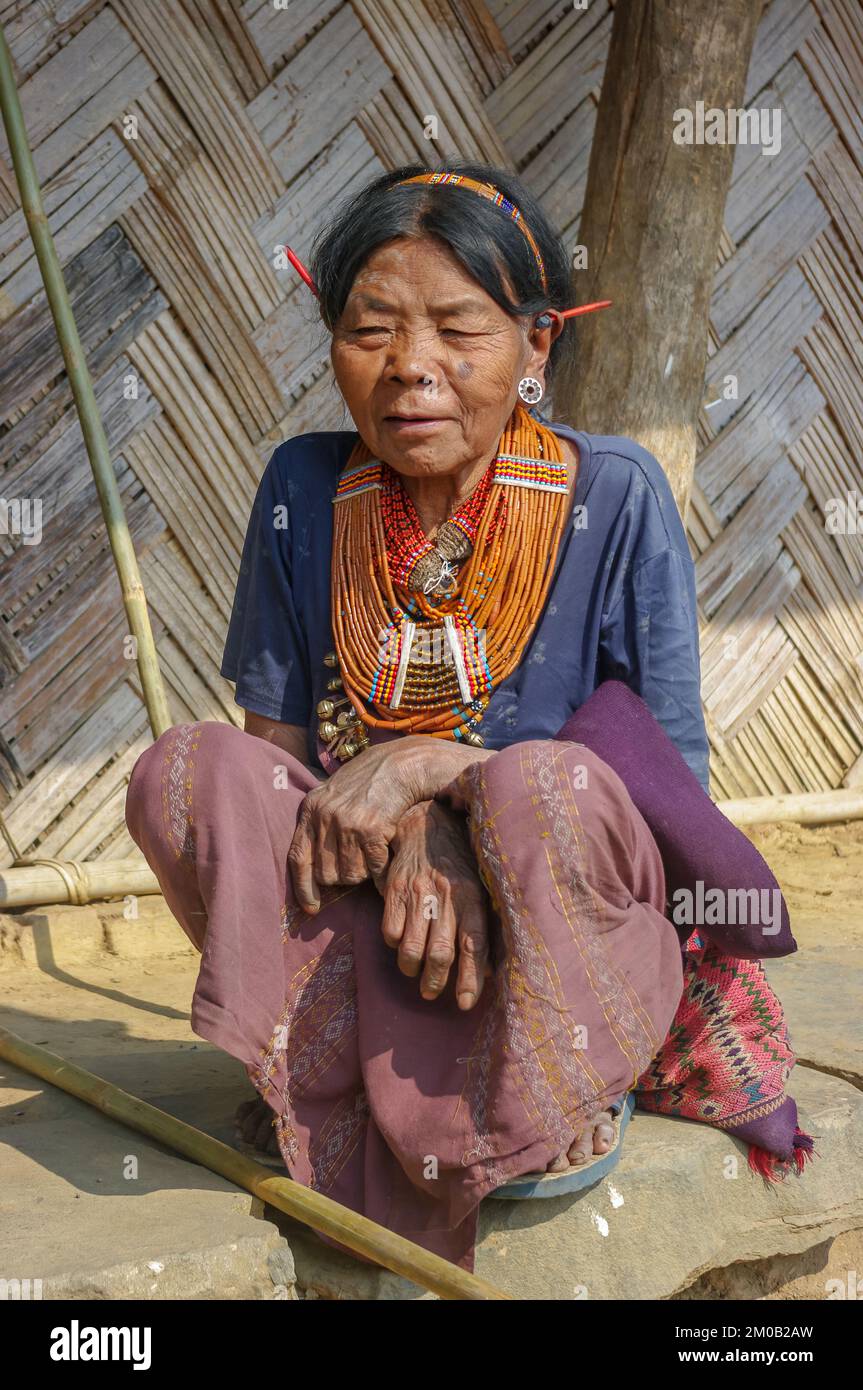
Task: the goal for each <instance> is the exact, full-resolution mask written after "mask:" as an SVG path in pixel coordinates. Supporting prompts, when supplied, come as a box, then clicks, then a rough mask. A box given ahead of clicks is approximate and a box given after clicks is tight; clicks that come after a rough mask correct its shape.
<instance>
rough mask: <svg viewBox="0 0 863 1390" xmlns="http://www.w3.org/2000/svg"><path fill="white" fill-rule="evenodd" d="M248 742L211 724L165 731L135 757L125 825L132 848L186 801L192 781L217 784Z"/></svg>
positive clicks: (238, 732)
mask: <svg viewBox="0 0 863 1390" xmlns="http://www.w3.org/2000/svg"><path fill="white" fill-rule="evenodd" d="M249 737H250V736H249V735H248V734H244V733H243V732H242V730H240V729H237V728H235V727H234V725H233V724H221V723H217V722H216V721H214V720H204V721H202V722H201V723H198V724H175V725H174V726H173V727H172V728H170V729H166V730H165V732H164V733H163V734H161V735H160V737H159V738H157V739H156V741H155V743H153V744H151V745H150V747H149V748H147V749H145V750H144V752H143V753H142V754H141V756H140V757H139V758H138V761H137V762H136V763H135V766H134V767H133V769H132V775H131V777H130V779H129V786H128V790H127V792H126V824H127V826H128V828H129V833H130V835H131V836H132V838H133V840H134V841H135V843H136V844H138V845H139V846H141V847H143V844H144V841H145V839H146V840H147V841H148V842H150V841H152V839H153V838H154V837H155V836H158V834H159V833H160V831H161V828H162V826H163V818H164V810H165V808H166V807H168V808H170V807H172V806H177V805H180V804H181V803H183V804H185V803H187V802H190V800H191V796H190V793H191V788H192V781H193V779H194V781H195V782H196V783H198V782H200V781H201V780H205V781H207V782H209V781H211V780H212V779H213V778H214V777H215V778H219V779H221V777H222V776H224V775H228V774H229V772H230V770H231V769H233V768H236V766H237V762H238V759H237V757H236V751H237V748H238V743H239V742H240V741H241V740H244V739H246V740H247V739H248V738H249ZM239 762H240V765H242V759H240V760H239Z"/></svg>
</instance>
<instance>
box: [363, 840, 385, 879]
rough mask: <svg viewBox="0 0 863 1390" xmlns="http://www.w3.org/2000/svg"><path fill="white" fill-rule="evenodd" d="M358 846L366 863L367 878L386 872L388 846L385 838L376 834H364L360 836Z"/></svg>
mask: <svg viewBox="0 0 863 1390" xmlns="http://www.w3.org/2000/svg"><path fill="white" fill-rule="evenodd" d="M359 843H360V848H361V850H362V853H363V858H364V859H365V863H366V874H365V877H367V878H374V876H375V874H383V873H386V870H387V868H388V866H389V862H390V847H389V845H388V844H387V842H386V840H383V839H381V838H380V837H379V836H377V835H366V836H364V837H361V838H360V841H359Z"/></svg>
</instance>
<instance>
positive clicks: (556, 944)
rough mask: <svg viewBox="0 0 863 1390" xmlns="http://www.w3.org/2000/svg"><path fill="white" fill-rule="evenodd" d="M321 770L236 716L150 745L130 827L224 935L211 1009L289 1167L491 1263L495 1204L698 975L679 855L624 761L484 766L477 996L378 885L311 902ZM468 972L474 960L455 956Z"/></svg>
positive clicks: (565, 748) (197, 917) (471, 783)
mask: <svg viewBox="0 0 863 1390" xmlns="http://www.w3.org/2000/svg"><path fill="white" fill-rule="evenodd" d="M315 785H317V783H316V779H315V778H314V776H313V774H312V773H311V772H309V770H308V769H307V768H305V767H304V766H303V765H302V764H301V763H299V762H297V761H296V760H295V759H293V758H291V757H290V756H289V755H288V754H286V753H283V752H282V751H281V750H280V749H278V748H276V747H274V746H273V745H272V744H270V743H267V742H266V741H264V740H263V739H259V738H255V737H253V736H251V735H249V734H245V733H243V732H241V731H240V730H238V729H235V728H233V727H232V726H230V725H227V724H217V723H201V724H192V725H180V726H178V727H176V728H174V729H171V730H169V731H168V732H167V733H165V734H163V735H162V737H161V738H160V739H159V740H158V741H157V742H156V743H155V744H154V745H153V746H152V747H151V748H149V749H148V750H147V751H146V752H145V753H144V754H143V755H142V756H141V758H140V759H139V760H138V762H137V764H136V766H135V769H134V772H133V775H132V779H131V783H130V786H129V793H128V800H127V808H126V815H127V821H128V825H129V829H130V831H131V833H132V835H133V837H134V839H135V840H136V842H137V843H138V845H139V846H140V847H141V849H142V851H143V853H144V855H145V856H146V858H147V860H148V862H149V863H150V864H151V865H152V867H153V869H154V871H155V873H156V876H157V877H158V880H159V883H160V885H161V888H162V891H163V893H164V895H165V898H166V899H167V901H168V904H169V906H170V908H171V911H172V912H173V913H174V915H175V916H176V918H177V920H178V922H179V923H180V925H181V926H182V927H183V929H184V930H185V931H186V933H187V935H188V936H189V937H190V938H191V940H192V941H193V942H194V944H195V945H196V946H197V947H198V949H199V950H200V951H201V953H202V954H201V966H200V973H199V976H198V981H197V985H196V989H195V995H194V1001H193V1006H192V1026H193V1028H194V1030H195V1032H197V1033H198V1034H200V1036H202V1037H204V1038H206V1039H208V1040H209V1041H210V1042H212V1043H214V1044H215V1045H216V1046H218V1047H220V1048H222V1049H224V1050H225V1051H226V1052H228V1053H230V1054H231V1055H232V1056H234V1057H237V1058H239V1060H240V1061H241V1062H242V1063H243V1064H244V1066H245V1067H246V1069H247V1071H248V1074H249V1076H250V1078H251V1080H252V1081H253V1083H254V1085H255V1086H256V1087H257V1089H258V1091H259V1092H260V1094H261V1096H263V1097H264V1099H265V1100H266V1101H267V1103H268V1104H269V1105H270V1106H271V1107H272V1109H273V1111H274V1113H275V1116H276V1132H277V1134H278V1138H279V1145H280V1148H281V1152H282V1155H283V1158H284V1161H285V1164H286V1166H287V1168H288V1170H289V1172H290V1174H291V1176H292V1177H293V1178H294V1179H295V1180H296V1181H298V1182H301V1183H305V1184H307V1185H309V1186H311V1187H314V1188H315V1189H316V1190H318V1191H320V1192H324V1193H326V1194H327V1195H328V1196H330V1197H333V1198H334V1199H335V1200H337V1201H339V1202H342V1203H344V1204H345V1205H346V1206H348V1207H351V1208H352V1209H353V1210H355V1211H359V1212H362V1213H363V1214H364V1215H366V1216H369V1217H371V1218H372V1219H373V1220H375V1221H377V1222H379V1223H380V1224H381V1225H383V1226H387V1227H389V1228H390V1229H391V1230H395V1231H398V1232H399V1233H400V1234H402V1235H405V1236H408V1237H409V1238H410V1239H412V1240H415V1241H417V1242H418V1243H419V1244H421V1245H423V1246H425V1247H426V1248H427V1249H430V1250H434V1251H436V1252H437V1253H439V1254H441V1255H444V1256H445V1257H447V1258H449V1259H451V1260H455V1261H457V1262H459V1263H462V1264H463V1265H465V1266H466V1267H468V1268H470V1267H471V1265H472V1260H473V1244H474V1237H475V1227H476V1211H477V1207H478V1205H479V1202H480V1201H481V1199H482V1198H483V1197H484V1196H485V1195H486V1194H487V1193H489V1192H491V1191H492V1190H493V1189H494V1188H496V1187H498V1186H500V1185H501V1184H502V1183H504V1182H505V1181H507V1179H509V1178H511V1177H515V1176H518V1175H520V1174H523V1173H528V1172H533V1171H536V1170H538V1169H544V1168H545V1167H546V1166H547V1164H548V1163H549V1162H550V1160H551V1159H552V1158H554V1157H555V1156H556V1155H557V1154H559V1153H560V1152H561V1151H563V1150H564V1149H566V1148H567V1147H568V1145H569V1143H570V1142H571V1140H572V1137H573V1135H574V1133H575V1132H576V1131H577V1130H578V1129H579V1127H580V1125H581V1122H582V1121H584V1120H585V1119H586V1118H588V1117H589V1116H590V1115H592V1114H593V1113H595V1112H596V1111H597V1110H600V1109H602V1108H603V1107H604V1106H605V1105H606V1104H608V1103H609V1102H610V1101H612V1100H614V1099H617V1098H618V1097H619V1096H621V1095H622V1094H623V1093H625V1092H626V1091H628V1090H630V1089H632V1088H633V1087H634V1086H635V1085H636V1082H637V1080H638V1078H639V1076H640V1075H641V1074H642V1072H644V1071H645V1069H646V1068H647V1067H648V1065H649V1063H650V1062H651V1060H652V1059H653V1058H654V1057H655V1055H656V1053H657V1051H658V1050H659V1048H660V1045H661V1044H662V1042H663V1040H664V1039H665V1037H666V1035H667V1033H668V1030H669V1027H670V1025H671V1023H672V1020H673V1018H674V1014H675V1010H676V1008H677V1005H678V1002H679V1000H680V997H681V992H682V988H683V967H682V962H681V950H680V944H679V941H678V938H677V934H676V932H675V930H674V927H673V926H672V925H671V923H670V922H669V921H668V920H667V918H666V917H665V915H664V910H665V882H664V875H663V866H662V860H661V857H660V854H659V851H658V849H657V847H656V843H655V841H654V839H653V837H652V836H651V834H650V832H649V830H648V828H647V826H646V824H645V822H644V820H643V819H642V817H641V815H640V814H639V812H638V811H637V810H636V808H635V806H634V805H633V803H632V801H631V800H630V797H629V795H628V793H627V791H626V789H625V787H624V785H623V783H622V782H621V780H620V778H619V777H618V776H617V775H616V773H614V772H613V771H612V770H611V769H610V768H609V767H608V765H607V764H606V763H604V762H602V761H601V760H600V759H599V758H598V757H596V755H595V754H593V753H591V752H590V751H589V750H588V749H587V748H586V747H584V746H583V745H581V744H567V743H561V742H554V741H552V740H541V741H536V742H530V743H522V744H518V745H516V746H514V747H511V748H508V749H505V750H503V751H501V752H499V753H497V755H496V756H495V757H494V758H490V759H488V760H486V761H484V762H481V763H477V764H474V765H473V766H472V767H471V768H470V769H469V770H468V771H467V772H466V773H465V774H464V775H463V778H462V783H461V786H462V790H463V791H464V793H465V796H466V800H467V804H468V806H469V816H470V828H471V837H472V843H473V847H474V851H475V853H476V856H477V862H478V865H479V868H480V872H481V874H482V877H483V881H484V882H485V884H486V887H487V889H488V891H489V895H490V901H491V903H492V904H493V908H492V912H491V924H492V956H493V963H494V971H493V975H492V977H491V978H490V979H489V980H487V981H486V985H485V989H484V990H483V994H482V996H481V998H480V1000H479V1002H478V1004H477V1005H476V1006H475V1008H474V1009H472V1010H470V1011H469V1012H467V1013H465V1012H462V1011H461V1010H460V1009H459V1008H458V1007H457V1005H456V1003H455V998H454V988H453V986H454V979H453V978H451V980H450V982H449V984H448V986H447V989H446V991H445V993H444V994H443V995H442V996H441V997H440V998H439V999H437V1000H435V1001H427V1000H423V999H422V998H421V997H420V994H419V988H418V981H417V980H415V979H409V978H407V977H406V976H404V975H402V974H401V972H400V971H399V969H398V966H397V962H396V956H395V953H394V952H393V951H392V950H391V949H390V948H389V947H387V946H386V944H385V943H384V941H383V939H382V937H381V932H380V921H381V913H382V900H381V898H380V896H379V895H378V893H377V891H376V889H375V888H374V887H373V886H372V885H371V884H363V885H360V886H359V887H354V888H338V889H334V890H331V891H330V893H329V894H328V895H325V897H324V905H323V906H322V909H321V911H320V913H319V914H318V916H317V917H316V918H314V919H312V918H309V917H307V916H306V915H305V914H304V913H302V912H301V911H299V910H298V909H297V908H296V907H295V904H294V899H293V894H292V889H291V883H290V875H289V873H288V869H287V852H288V848H289V846H290V843H291V838H292V835H293V830H294V824H295V821H296V816H297V811H298V808H299V805H300V803H301V801H302V799H303V797H304V796H305V794H306V792H307V791H309V790H310V789H311V788H312V787H313V786H315ZM452 973H453V975H454V972H452Z"/></svg>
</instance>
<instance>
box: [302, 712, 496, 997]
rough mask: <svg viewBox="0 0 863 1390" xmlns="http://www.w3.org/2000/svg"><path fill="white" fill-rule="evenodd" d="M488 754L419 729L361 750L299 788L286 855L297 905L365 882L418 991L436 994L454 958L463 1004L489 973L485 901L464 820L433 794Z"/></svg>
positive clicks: (316, 902) (311, 904)
mask: <svg viewBox="0 0 863 1390" xmlns="http://www.w3.org/2000/svg"><path fill="white" fill-rule="evenodd" d="M493 756H494V755H493V753H491V752H489V751H487V750H483V749H475V748H467V747H461V746H459V745H457V744H455V743H450V742H449V741H444V740H442V739H432V738H429V737H428V736H424V735H411V736H407V737H404V738H400V739H397V740H393V741H392V742H389V743H385V744H376V745H374V746H372V747H371V748H367V749H366V750H365V751H364V752H363V753H362V754H361V755H360V757H358V758H356V759H354V760H352V761H351V762H349V763H346V764H345V765H344V766H343V767H341V768H339V770H338V771H337V772H336V773H334V774H333V776H332V777H331V778H330V779H329V780H328V781H327V782H324V783H322V784H321V785H320V786H319V787H314V788H313V789H312V790H311V791H310V792H309V793H308V794H307V795H306V797H305V799H304V800H303V803H302V806H301V807H300V812H299V815H298V817H297V825H296V830H295V832H294V838H293V842H292V844H291V848H290V851H289V853H288V864H289V868H290V872H291V878H292V882H293V886H294V893H295V896H296V899H297V902H298V904H299V905H300V907H302V908H303V909H305V911H307V912H310V913H315V912H317V911H318V910H319V909H320V892H321V888H323V887H329V886H333V885H336V884H357V883H362V882H364V881H365V880H366V879H372V881H373V882H374V883H375V885H376V886H377V888H378V891H379V892H380V893H381V894H382V896H383V898H384V913H383V921H382V931H383V936H384V940H385V941H386V942H387V944H388V945H390V946H392V947H393V949H395V950H397V951H398V961H399V968H400V969H401V971H402V972H403V973H404V974H405V975H410V976H417V975H420V974H421V981H420V993H421V994H422V996H423V998H424V999H436V998H437V997H438V996H439V995H440V994H441V993H442V991H443V989H444V988H445V987H446V983H447V980H448V979H449V975H450V970H451V968H452V966H453V964H454V963H455V961H456V960H457V961H458V965H457V975H456V998H457V1000H458V1004H459V1007H460V1008H462V1009H469V1008H472V1007H473V1005H474V1004H475V1003H476V1001H477V999H478V998H479V996H480V993H481V991H482V987H483V981H484V979H485V978H486V976H487V974H488V973H489V953H488V912H487V900H486V897H485V890H484V888H483V886H482V883H481V881H480V878H479V874H478V872H477V868H476V864H475V861H474V858H473V854H472V852H471V849H470V846H469V843H468V839H467V834H466V829H465V824H464V819H463V817H462V816H461V815H460V814H459V813H458V811H456V810H453V809H451V807H450V806H447V805H444V804H441V803H440V802H438V801H436V800H435V797H438V796H441V795H442V794H443V795H447V794H448V793H449V790H450V788H451V784H452V783H453V782H454V780H455V778H457V777H458V775H459V773H460V772H462V771H463V770H464V768H465V767H467V766H469V765H470V763H471V762H476V761H478V760H480V759H482V758H487V757H493ZM450 799H451V802H452V804H453V805H456V806H457V805H458V804H459V803H458V799H457V797H456V796H455V795H452V797H451V798H450Z"/></svg>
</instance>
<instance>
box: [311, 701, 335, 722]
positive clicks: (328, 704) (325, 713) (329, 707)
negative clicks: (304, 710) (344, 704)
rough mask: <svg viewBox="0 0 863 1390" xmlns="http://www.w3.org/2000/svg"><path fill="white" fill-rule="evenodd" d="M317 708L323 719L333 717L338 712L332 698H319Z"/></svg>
mask: <svg viewBox="0 0 863 1390" xmlns="http://www.w3.org/2000/svg"><path fill="white" fill-rule="evenodd" d="M315 708H316V709H317V712H318V714H319V715H320V717H321V719H331V718H332V716H333V715H334V714H335V712H336V707H335V705H334V703H333V701H332V700H318V703H317V705H316V706H315Z"/></svg>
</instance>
